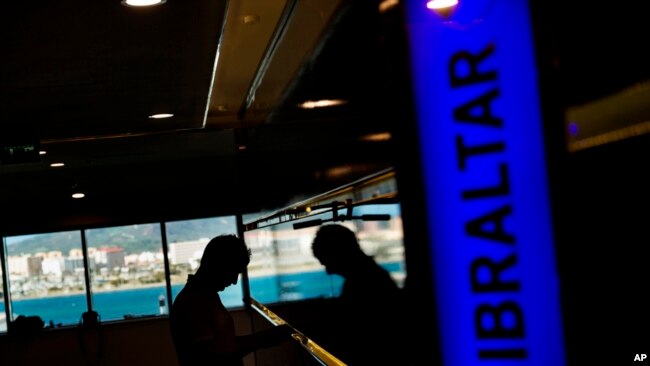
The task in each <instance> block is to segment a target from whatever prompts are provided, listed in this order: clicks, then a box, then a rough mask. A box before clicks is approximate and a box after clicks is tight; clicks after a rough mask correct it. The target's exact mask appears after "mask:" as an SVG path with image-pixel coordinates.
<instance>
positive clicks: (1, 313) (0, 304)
mask: <svg viewBox="0 0 650 366" xmlns="http://www.w3.org/2000/svg"><path fill="white" fill-rule="evenodd" d="M3 246H4V240H3ZM1 249H2V248H0V250H1ZM4 278H5V276H4V273H3V272H2V266H1V265H0V333H4V332H6V331H7V314H6V312H5V292H4Z"/></svg>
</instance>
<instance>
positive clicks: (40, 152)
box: [38, 150, 47, 155]
mask: <svg viewBox="0 0 650 366" xmlns="http://www.w3.org/2000/svg"><path fill="white" fill-rule="evenodd" d="M45 154H47V151H45V150H41V151H39V152H38V155H45Z"/></svg>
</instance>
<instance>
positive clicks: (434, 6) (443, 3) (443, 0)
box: [427, 0, 458, 10]
mask: <svg viewBox="0 0 650 366" xmlns="http://www.w3.org/2000/svg"><path fill="white" fill-rule="evenodd" d="M456 5H458V0H430V1H428V2H427V8H429V9H431V10H438V9H439V10H442V9H448V8H451V7H453V6H456Z"/></svg>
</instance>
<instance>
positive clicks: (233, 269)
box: [170, 235, 292, 366]
mask: <svg viewBox="0 0 650 366" xmlns="http://www.w3.org/2000/svg"><path fill="white" fill-rule="evenodd" d="M249 262H250V251H249V250H248V248H247V247H246V244H245V243H244V241H243V240H241V239H240V238H238V237H236V236H234V235H221V236H217V237H215V238H213V239H212V240H210V242H209V243H208V245H207V246H206V247H205V250H204V252H203V256H202V258H201V264H200V266H199V269H198V270H197V271H196V273H195V274H194V275H189V276H188V278H187V283H186V284H185V287H183V289H182V290H181V291H180V292H179V294H178V296H177V297H176V299H175V300H174V303H173V305H172V310H171V312H170V324H171V331H172V339H173V341H174V346H175V347H176V353H177V356H178V360H179V363H180V365H181V366H199V365H210V366H230V365H237V366H241V365H243V361H242V358H243V357H244V356H245V355H246V354H248V353H250V352H252V351H255V350H257V349H260V348H265V347H271V346H275V345H279V344H280V343H282V342H283V341H285V340H288V339H290V337H291V331H292V329H291V327H289V326H287V325H281V326H275V327H272V328H269V329H265V330H262V331H259V332H257V333H253V334H248V335H242V336H236V335H235V324H234V320H233V318H232V316H231V314H230V313H229V312H228V310H227V309H226V308H225V307H224V305H223V304H222V303H221V299H220V297H219V294H218V292H220V291H223V290H224V289H225V288H226V287H228V286H230V285H234V284H236V283H237V278H238V276H239V274H240V273H242V272H243V271H244V269H245V268H246V266H247V265H248V263H249Z"/></svg>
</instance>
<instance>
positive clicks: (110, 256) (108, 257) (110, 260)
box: [95, 247, 126, 269]
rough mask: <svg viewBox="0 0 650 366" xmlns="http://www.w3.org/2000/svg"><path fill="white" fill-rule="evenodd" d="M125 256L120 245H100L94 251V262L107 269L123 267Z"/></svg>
mask: <svg viewBox="0 0 650 366" xmlns="http://www.w3.org/2000/svg"><path fill="white" fill-rule="evenodd" d="M125 256H126V253H125V252H124V248H122V247H102V248H99V249H97V251H96V252H95V263H96V264H97V265H98V266H100V267H106V268H109V269H110V268H115V267H123V266H124V263H125V261H124V258H125Z"/></svg>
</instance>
